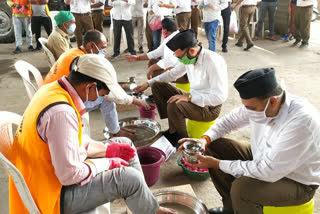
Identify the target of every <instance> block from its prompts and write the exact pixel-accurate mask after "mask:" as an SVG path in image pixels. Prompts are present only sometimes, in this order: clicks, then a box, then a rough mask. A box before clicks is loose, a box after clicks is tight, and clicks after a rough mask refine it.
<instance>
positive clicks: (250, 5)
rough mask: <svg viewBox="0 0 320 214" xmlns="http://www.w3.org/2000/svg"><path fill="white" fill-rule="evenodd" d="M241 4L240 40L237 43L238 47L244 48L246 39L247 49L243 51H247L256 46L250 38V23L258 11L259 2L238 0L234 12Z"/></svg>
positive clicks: (233, 8)
mask: <svg viewBox="0 0 320 214" xmlns="http://www.w3.org/2000/svg"><path fill="white" fill-rule="evenodd" d="M241 3H242V4H241ZM239 4H241V5H242V6H241V8H240V14H241V15H240V31H239V32H240V38H239V40H238V42H237V43H236V46H238V47H242V45H243V39H246V42H247V47H246V48H244V49H243V50H244V51H247V50H249V49H250V48H252V47H253V46H254V44H253V41H252V39H251V36H250V31H249V21H250V20H251V18H252V16H253V15H254V13H255V11H256V5H257V0H238V1H237V3H236V4H235V5H234V6H233V7H232V10H235V9H236V8H237V7H238V6H239Z"/></svg>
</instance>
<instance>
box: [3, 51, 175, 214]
mask: <svg viewBox="0 0 320 214" xmlns="http://www.w3.org/2000/svg"><path fill="white" fill-rule="evenodd" d="M119 88H121V87H120V86H119V85H118V82H117V77H116V73H115V70H114V68H113V66H112V65H111V63H110V62H109V61H108V60H107V59H105V58H104V57H102V56H98V55H96V54H86V55H83V56H80V57H78V58H76V59H75V60H74V62H73V63H72V65H71V72H70V74H69V75H68V77H66V76H63V77H62V78H61V79H59V80H58V81H55V82H53V83H50V84H47V85H45V86H42V87H41V88H40V89H39V90H38V91H37V92H36V94H35V95H34V97H33V99H32V100H31V102H30V103H29V105H28V107H27V109H26V111H25V113H24V116H23V119H22V122H21V124H20V125H19V127H18V130H17V132H16V135H15V138H14V142H13V147H12V155H11V161H12V163H13V164H14V165H15V166H16V167H17V168H18V170H19V171H20V172H21V174H22V175H23V177H24V178H25V181H26V183H27V186H28V188H29V190H30V192H31V195H32V197H33V199H34V201H35V203H36V204H37V207H38V208H39V211H40V213H64V214H71V213H84V212H86V213H87V212H93V211H94V210H95V208H96V207H98V206H100V205H102V204H105V203H108V202H111V201H113V200H115V199H117V198H124V199H125V202H126V204H127V206H128V208H129V209H130V210H131V211H132V212H133V213H134V214H141V213H152V214H153V213H156V214H170V213H176V212H174V211H173V210H170V209H167V208H163V207H160V206H159V204H158V202H157V200H156V199H155V197H154V196H153V194H152V192H151V191H150V189H149V188H148V186H147V184H146V183H145V180H144V178H143V173H142V169H141V166H140V163H139V158H138V157H137V155H136V151H135V148H134V146H133V144H132V142H131V141H130V140H129V139H128V138H113V139H111V140H109V141H108V142H107V143H106V144H103V143H102V142H97V141H90V142H88V141H85V140H84V139H83V138H82V131H81V129H82V124H81V115H82V114H83V113H84V112H85V106H84V102H86V101H88V100H91V101H92V100H95V99H97V98H98V97H99V96H102V95H107V94H108V93H109V92H111V93H113V94H114V95H115V96H118V97H121V96H124V95H125V92H124V91H123V90H119ZM128 181H130V182H128ZM39 187H41V188H39ZM44 190H45V191H44ZM9 192H10V212H12V213H28V211H27V209H26V208H25V206H24V204H23V202H22V200H21V198H20V197H19V193H18V192H17V190H16V188H15V185H14V183H13V182H12V180H11V178H10V184H9ZM142 203H143V206H141V204H142Z"/></svg>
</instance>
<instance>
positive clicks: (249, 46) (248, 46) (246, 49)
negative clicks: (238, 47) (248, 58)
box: [243, 44, 254, 51]
mask: <svg viewBox="0 0 320 214" xmlns="http://www.w3.org/2000/svg"><path fill="white" fill-rule="evenodd" d="M253 46H254V44H248V45H247V47H246V48H244V49H243V50H244V51H248V50H249V49H250V48H252V47H253Z"/></svg>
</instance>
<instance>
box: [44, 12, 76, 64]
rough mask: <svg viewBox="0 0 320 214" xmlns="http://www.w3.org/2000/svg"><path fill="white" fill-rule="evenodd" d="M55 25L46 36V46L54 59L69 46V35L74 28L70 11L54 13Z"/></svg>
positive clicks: (73, 20)
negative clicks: (47, 36)
mask: <svg viewBox="0 0 320 214" xmlns="http://www.w3.org/2000/svg"><path fill="white" fill-rule="evenodd" d="M54 20H55V21H56V25H57V26H56V27H55V28H54V30H53V32H52V33H51V34H50V36H49V38H48V43H47V48H48V49H49V50H50V51H51V52H52V54H53V56H54V58H55V60H58V58H59V57H60V55H61V54H63V53H64V52H65V51H67V50H69V49H70V48H71V44H70V39H69V36H72V35H73V33H74V31H75V29H76V24H75V19H74V16H73V15H72V13H71V12H70V11H60V12H59V13H58V14H57V15H55V17H54Z"/></svg>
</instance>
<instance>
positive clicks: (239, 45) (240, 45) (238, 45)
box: [235, 42, 243, 48]
mask: <svg viewBox="0 0 320 214" xmlns="http://www.w3.org/2000/svg"><path fill="white" fill-rule="evenodd" d="M235 45H236V46H237V47H240V48H241V47H242V45H243V44H242V43H241V42H237V43H236V44H235Z"/></svg>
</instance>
